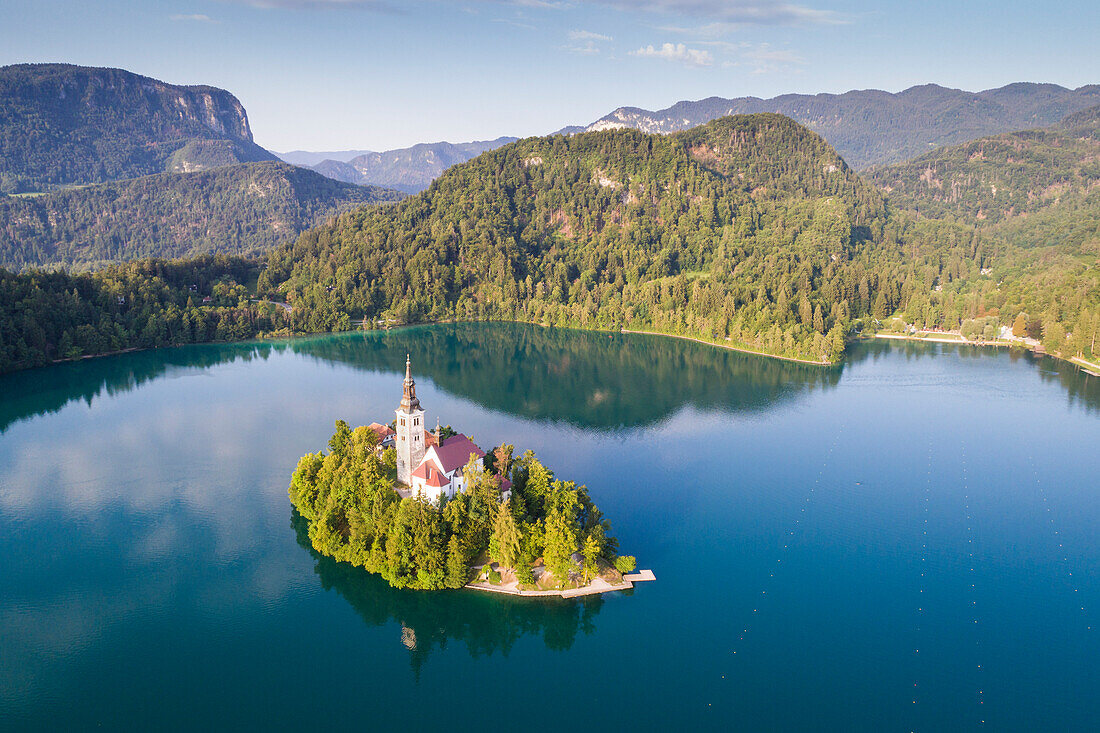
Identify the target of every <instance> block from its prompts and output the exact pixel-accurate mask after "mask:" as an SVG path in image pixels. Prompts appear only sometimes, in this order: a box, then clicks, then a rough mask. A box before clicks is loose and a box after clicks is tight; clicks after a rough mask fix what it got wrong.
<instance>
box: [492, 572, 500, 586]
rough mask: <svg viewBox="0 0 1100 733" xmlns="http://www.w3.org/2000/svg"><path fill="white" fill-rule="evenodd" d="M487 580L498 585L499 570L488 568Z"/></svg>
mask: <svg viewBox="0 0 1100 733" xmlns="http://www.w3.org/2000/svg"><path fill="white" fill-rule="evenodd" d="M489 582H490V583H492V584H493V585H498V584H499V583H500V572H499V571H497V570H493V569H490V570H489Z"/></svg>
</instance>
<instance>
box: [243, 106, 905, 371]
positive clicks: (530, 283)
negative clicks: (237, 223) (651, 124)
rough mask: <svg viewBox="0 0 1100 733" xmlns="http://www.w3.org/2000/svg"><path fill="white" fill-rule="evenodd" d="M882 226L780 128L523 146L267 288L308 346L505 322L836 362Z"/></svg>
mask: <svg viewBox="0 0 1100 733" xmlns="http://www.w3.org/2000/svg"><path fill="white" fill-rule="evenodd" d="M884 216H885V210H884V207H883V201H882V198H881V196H880V195H879V194H878V192H877V191H875V190H874V188H873V187H871V186H870V185H868V184H867V183H866V182H865V181H864V180H863V179H861V178H860V177H859V176H858V175H856V174H855V173H854V172H853V171H852V170H851V169H849V168H848V166H847V165H846V164H845V163H844V161H843V160H842V159H841V158H840V157H839V156H838V155H837V154H836V152H835V151H834V150H833V149H832V148H830V147H829V146H828V144H826V143H825V141H824V140H822V139H821V137H819V136H818V135H816V134H814V133H812V132H810V131H809V130H807V129H806V128H804V127H802V126H801V125H799V124H797V123H796V122H794V121H793V120H790V119H789V118H786V117H782V116H780V115H774V114H760V115H743V116H734V117H727V118H723V119H720V120H716V121H714V122H711V123H708V124H707V125H704V126H700V127H697V128H695V129H692V130H689V131H685V132H681V133H676V134H674V135H669V136H654V135H646V134H643V133H640V132H637V131H634V130H612V131H606V132H598V133H587V134H582V135H576V136H573V137H565V136H560V135H557V136H551V137H544V138H530V139H526V140H521V141H518V142H515V143H511V144H508V145H505V146H503V147H501V148H498V149H496V150H493V151H491V152H488V153H485V154H483V155H481V156H479V157H477V158H475V159H473V160H471V161H469V162H467V163H464V164H461V165H456V166H454V167H452V168H450V169H448V170H447V171H446V172H445V173H443V175H442V176H440V177H439V178H438V179H436V180H435V181H434V182H433V183H432V184H431V186H430V187H429V188H428V189H427V190H426V191H424V192H423V193H421V194H419V195H417V196H414V197H411V198H409V199H407V200H406V201H403V202H401V203H400V204H397V205H395V206H392V207H383V208H378V209H371V210H360V211H356V212H352V213H349V214H346V215H344V216H341V217H339V218H338V219H336V220H335V221H333V222H331V223H328V224H325V225H322V226H321V227H319V228H317V229H314V230H311V231H309V232H306V233H305V234H303V235H302V236H301V237H300V238H299V239H298V240H297V242H295V243H293V244H291V245H287V246H284V247H281V248H278V249H276V250H275V251H273V252H272V253H271V254H270V255H269V257H268V267H267V269H266V270H265V272H264V273H263V274H262V275H261V277H260V280H259V283H258V285H257V287H258V290H259V291H260V292H277V293H278V294H279V296H278V297H279V298H280V299H282V298H285V299H286V300H288V301H289V302H291V303H293V304H294V306H295V310H294V327H295V328H298V329H301V330H327V329H336V328H342V327H346V324H348V323H350V319H351V318H355V317H360V316H362V317H365V318H366V319H367V320H368V321H369V322H374V321H376V320H379V319H384V320H385V319H388V320H390V321H397V322H417V321H424V320H444V319H458V320H471V319H472V320H478V319H508V320H521V321H536V322H547V323H554V324H559V325H575V326H581V327H600V328H619V327H627V328H632V329H655V330H661V331H665V332H671V333H679V334H687V335H691V336H698V337H702V338H704V339H715V340H717V341H719V342H720V343H731V344H736V345H742V346H745V347H748V348H750V349H755V350H760V351H765V352H768V353H772V354H780V355H784V356H792V357H799V358H809V359H812V360H822V359H825V360H831V359H834V358H836V356H837V355H838V354H839V353H840V351H841V350H842V349H843V342H844V334H845V333H846V331H847V328H848V324H849V322H850V320H851V319H853V318H858V317H861V316H862V315H864V314H865V313H866V312H867V311H868V309H869V308H870V307H871V306H872V304H874V303H875V302H876V298H877V297H879V290H878V282H879V280H878V277H877V276H876V277H869V275H868V273H867V272H866V270H865V269H864V265H863V264H862V260H863V258H865V256H866V253H867V252H869V251H871V250H873V249H874V248H875V246H876V245H875V243H874V242H873V241H872V237H873V234H872V233H873V231H875V230H880V229H881V227H882V220H883V218H884ZM848 293H852V294H854V295H853V296H852V298H849V297H848V296H847V294H848ZM882 297H883V298H885V297H886V296H882ZM890 297H893V296H892V294H891V296H890ZM881 307H882V308H886V307H887V303H886V302H885V301H884V302H883V303H882V304H881Z"/></svg>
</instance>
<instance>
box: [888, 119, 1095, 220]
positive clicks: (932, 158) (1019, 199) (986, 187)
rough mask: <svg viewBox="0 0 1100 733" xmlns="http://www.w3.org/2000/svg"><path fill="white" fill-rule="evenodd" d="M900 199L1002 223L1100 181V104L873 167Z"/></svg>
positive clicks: (931, 211)
mask: <svg viewBox="0 0 1100 733" xmlns="http://www.w3.org/2000/svg"><path fill="white" fill-rule="evenodd" d="M870 176H871V178H872V180H874V182H875V184H876V185H878V186H879V187H881V188H882V189H883V190H884V191H885V192H886V193H888V194H889V196H890V200H891V202H893V203H894V204H895V205H896V206H898V207H902V208H907V209H913V210H914V211H918V212H920V213H921V214H922V215H924V216H928V217H932V218H943V217H947V216H952V217H961V218H963V219H966V220H970V221H984V222H987V223H990V224H992V223H996V222H999V221H1003V220H1005V219H1010V218H1013V217H1018V216H1024V215H1027V214H1034V213H1036V212H1038V211H1041V210H1043V209H1046V208H1048V207H1051V206H1057V205H1058V204H1060V203H1062V202H1066V201H1069V200H1071V199H1073V200H1077V199H1079V198H1080V197H1082V196H1085V195H1087V194H1088V193H1089V192H1091V191H1092V190H1093V189H1094V188H1095V187H1096V186H1097V184H1100V106H1098V107H1092V108H1089V109H1087V110H1083V111H1081V112H1078V113H1075V114H1073V115H1070V116H1069V117H1067V118H1066V119H1065V120H1063V121H1062V122H1060V123H1059V124H1057V125H1054V126H1051V127H1047V128H1044V129H1037V130H1025V131H1023V132H1011V133H1006V134H1003V135H996V136H992V137H984V138H981V139H978V140H974V141H972V142H968V143H965V144H962V145H954V146H949V147H944V148H940V149H938V150H934V151H932V152H931V153H927V154H925V155H922V156H920V157H918V158H915V159H913V160H910V161H907V162H905V163H901V164H898V165H893V166H889V167H883V168H876V169H872V170H871V171H870Z"/></svg>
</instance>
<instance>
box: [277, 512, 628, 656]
mask: <svg viewBox="0 0 1100 733" xmlns="http://www.w3.org/2000/svg"><path fill="white" fill-rule="evenodd" d="M290 525H291V527H292V528H293V530H294V532H295V534H296V538H297V542H298V544H299V545H300V546H301V547H302V548H304V549H305V550H307V551H308V552H309V554H310V557H312V558H313V561H314V567H313V571H314V572H315V573H316V574H317V576H318V577H319V578H320V580H321V587H322V588H324V589H325V590H326V591H327V590H333V591H336V593H337V594H338V595H340V597H342V598H343V599H344V600H346V601H347V602H348V603H349V604H351V607H352V608H353V609H355V612H356V613H357V614H358V615H359V617H360V618H362V619H363V621H365V622H366V623H367V624H368V625H370V626H383V625H385V624H388V623H392V622H397V623H399V624H401V634H400V636H399V637H397V636H395V638H394V643H395V644H397V643H400V644H403V645H404V646H405V647H406V648H407V649H408V650H409V662H410V664H411V665H412V668H413V670H414V671H415V672H416V673H417V674H419V672H420V669H421V668H422V667H423V665H424V663H425V662H426V661H427V660H428V657H429V656H430V655H431V653H432V651H433V650H436V649H443V648H445V647H446V646H447V643H448V642H449V641H459V642H462V644H463V645H465V647H466V650H467V651H468V652H469V654H470V656H472V657H475V658H476V657H482V656H489V655H491V654H493V653H495V652H498V651H499V652H501V653H502V654H504V655H505V656H507V655H508V653H509V652H510V651H511V649H512V647H513V646H514V645H515V643H516V642H517V641H519V639H520V638H522V637H524V636H528V635H530V636H540V637H542V640H543V643H544V644H545V645H546V648H547V649H551V650H553V651H566V650H568V649H570V648H572V646H573V644H574V642H575V641H576V639H577V636H578V634H585V635H588V634H591V633H593V632H594V631H595V630H596V626H595V618H596V615H597V614H598V613H599V612H600V609H601V608H602V607H603V603H604V601H603V598H602V597H601V596H598V595H597V596H587V597H585V598H578V599H573V600H563V599H560V598H557V599H550V598H548V599H538V600H534V601H533V602H532V599H529V598H527V599H518V598H504V597H499V596H496V595H490V594H488V593H480V592H477V591H469V590H457V591H454V590H452V591H416V590H401V589H397V588H393V587H391V586H390V585H389V583H387V582H386V581H385V580H384V579H383V578H382V577H381V576H378V575H374V574H372V573H368V572H367V571H366V570H363V569H362V568H357V567H354V566H352V565H349V564H348V563H343V562H337V561H336V560H333V559H332V558H330V557H325V556H323V555H321V554H320V553H319V552H317V551H316V550H314V549H313V547H312V546H311V545H310V542H309V536H308V534H307V527H308V522H306V520H305V519H304V518H303V517H302V516H301V515H300V514H298V512H297V511H296V510H291V518H290ZM631 592H632V591H623V593H631Z"/></svg>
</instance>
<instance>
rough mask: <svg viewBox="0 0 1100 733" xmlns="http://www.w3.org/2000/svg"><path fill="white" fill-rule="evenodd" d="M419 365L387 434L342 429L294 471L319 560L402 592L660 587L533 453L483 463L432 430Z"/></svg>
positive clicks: (377, 429)
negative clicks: (420, 394) (420, 392)
mask: <svg viewBox="0 0 1100 733" xmlns="http://www.w3.org/2000/svg"><path fill="white" fill-rule="evenodd" d="M424 417H425V411H424V409H423V407H422V406H421V404H420V400H419V399H418V398H417V396H416V382H415V381H414V380H413V377H412V362H411V359H409V357H408V356H406V359H405V381H404V385H403V390H402V397H401V402H400V405H399V406H398V408H397V410H396V415H395V419H394V421H393V423H392V424H390V425H383V424H380V423H372V424H370V425H364V426H360V427H357V428H355V429H354V430H353V429H352V428H351V427H349V425H348V424H347V423H346V422H345V421H343V420H338V421H337V422H336V432H335V433H334V434H333V436H332V438H331V439H330V440H329V442H328V447H329V452H328V454H327V455H326V454H325V453H323V452H318V453H309V454H307V455H305V456H303V457H302V458H301V459H300V460H299V461H298V466H297V468H296V469H295V471H294V474H293V476H292V478H291V481H290V489H289V493H290V501H291V503H292V504H293V505H294V509H295V511H297V512H298V514H300V515H301V517H302V518H303V519H304V520H305V521H306V522H307V523H308V535H309V540H310V543H311V544H312V546H313V548H314V549H316V550H317V551H318V552H319V553H321V554H322V555H325V556H328V557H331V558H333V559H335V560H338V561H341V562H347V563H350V564H351V565H355V566H358V567H362V568H364V569H366V570H367V571H369V572H372V573H377V574H379V575H381V576H382V577H383V578H385V579H386V581H388V582H389V584H390V585H392V586H393V587H395V588H412V589H418V590H439V589H444V588H463V587H467V588H475V589H478V590H488V591H493V592H498V593H509V594H513V595H521V596H544V595H559V596H563V597H567V598H568V597H573V596H578V595H586V594H590V593H603V592H607V591H612V590H625V589H628V588H631V587H633V583H635V582H638V581H642V580H652V579H653V578H654V576H653V573H652V571H649V570H645V571H642V572H640V573H635V572H633V571H634V570H635V565H636V561H635V558H634V557H632V556H629V555H620V554H618V542H617V541H616V540H615V538H614V537H612V536H611V533H610V529H611V528H610V525H609V524H608V522H607V520H606V519H604V517H603V514H602V513H601V512H600V510H599V509H598V508H597V507H596V505H595V504H593V503H592V500H591V498H590V497H589V495H588V490H587V489H586V488H585V487H584V486H578V485H577V484H576V483H574V482H573V481H561V480H558V479H556V478H555V476H554V474H553V472H552V471H551V470H550V469H548V468H547V467H545V466H543V465H542V463H540V462H539V460H538V459H537V458H536V457H535V454H534V453H533V452H532V451H526V452H525V453H523V454H522V455H521V456H519V457H514V456H513V453H514V452H515V448H514V446H512V445H508V444H506V443H502V444H501V445H500V446H498V447H496V448H494V449H493V450H491V451H489V452H488V453H486V452H485V451H483V450H482V449H481V448H479V447H478V446H477V444H476V443H474V441H473V440H471V439H470V438H469V437H468V436H466V435H463V434H461V433H456V432H455V431H454V430H453V429H451V428H450V426H447V427H442V426H440V425H439V424H438V421H437V423H436V428H435V430H434V431H429V430H427V429H426V427H425V420H424Z"/></svg>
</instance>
